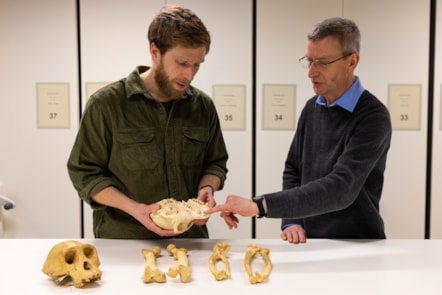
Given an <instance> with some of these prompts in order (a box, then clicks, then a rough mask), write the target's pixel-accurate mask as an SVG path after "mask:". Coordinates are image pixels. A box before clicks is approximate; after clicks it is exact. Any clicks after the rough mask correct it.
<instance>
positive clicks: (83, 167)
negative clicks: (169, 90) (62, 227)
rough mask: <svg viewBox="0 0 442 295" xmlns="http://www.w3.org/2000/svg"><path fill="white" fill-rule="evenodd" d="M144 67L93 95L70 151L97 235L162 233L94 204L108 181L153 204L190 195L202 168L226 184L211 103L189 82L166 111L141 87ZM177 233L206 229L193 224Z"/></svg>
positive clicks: (192, 234)
mask: <svg viewBox="0 0 442 295" xmlns="http://www.w3.org/2000/svg"><path fill="white" fill-rule="evenodd" d="M147 69H148V67H145V66H139V67H137V68H136V69H135V70H134V71H133V72H132V73H131V74H130V75H129V76H128V77H127V78H124V79H122V80H120V81H118V82H115V83H112V84H109V85H107V86H106V87H104V88H102V89H100V90H99V91H97V92H96V93H94V94H93V95H92V96H91V97H90V99H89V101H88V103H87V106H86V109H85V111H84V113H83V116H82V119H81V123H80V128H79V131H78V134H77V137H76V139H75V142H74V145H73V148H72V151H71V154H70V156H69V160H68V163H67V167H68V172H69V176H70V178H71V181H72V183H73V185H74V187H75V189H76V190H77V191H78V194H79V196H80V198H81V199H82V200H84V201H85V202H86V203H88V204H90V205H91V207H92V208H93V211H94V212H93V227H94V235H95V237H96V238H125V239H149V238H160V237H159V236H158V235H157V234H155V233H153V232H151V231H149V230H147V229H146V228H145V227H144V226H143V225H142V224H140V223H139V222H138V221H136V220H135V219H134V218H133V217H131V216H130V215H128V214H126V213H125V212H123V211H121V210H118V209H115V208H112V207H107V206H103V205H100V204H97V203H95V202H93V201H92V196H93V195H95V194H96V193H98V192H99V191H101V190H102V189H104V188H106V187H109V186H114V187H116V188H117V189H119V190H120V191H121V192H123V193H124V194H125V195H127V196H128V197H130V198H132V199H134V200H135V201H137V202H140V203H145V204H151V203H155V202H157V201H160V200H162V199H165V198H175V199H177V200H187V199H189V198H195V197H196V196H197V193H198V184H199V181H200V179H201V177H202V176H203V175H205V174H213V175H217V176H218V177H219V178H220V180H221V186H220V189H221V188H222V187H223V185H224V181H225V178H226V174H227V167H226V163H227V159H228V154H227V150H226V146H225V142H224V139H223V135H222V131H221V127H220V123H219V119H218V115H217V112H216V109H215V106H214V104H213V101H212V100H211V98H210V97H209V96H208V95H206V94H205V93H203V92H202V91H200V90H198V89H196V88H194V87H192V86H189V88H188V89H187V90H186V91H185V93H184V94H183V97H182V98H181V99H178V100H176V101H174V102H173V104H172V106H171V109H170V112H169V114H168V113H167V112H166V109H165V108H164V106H163V105H162V104H161V103H160V102H158V101H157V100H155V99H154V98H153V97H152V96H151V95H150V94H149V93H148V92H147V90H146V89H145V87H144V86H143V83H142V81H141V78H140V73H141V72H144V71H146V70H147ZM179 237H183V238H204V237H208V232H207V228H206V226H193V227H192V228H191V229H189V230H188V231H187V232H185V233H183V234H181V236H179Z"/></svg>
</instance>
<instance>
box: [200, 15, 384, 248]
mask: <svg viewBox="0 0 442 295" xmlns="http://www.w3.org/2000/svg"><path fill="white" fill-rule="evenodd" d="M307 39H308V40H307V46H306V53H305V56H304V57H302V58H300V59H299V61H300V63H301V65H302V66H304V67H305V68H306V69H307V70H308V77H309V78H310V80H311V82H312V84H313V90H314V92H315V93H316V95H315V96H314V97H312V98H311V99H310V100H309V101H308V102H307V103H306V105H305V107H304V109H303V111H302V114H301V116H300V118H299V122H298V125H297V130H296V133H295V136H294V138H293V141H292V144H291V146H290V149H289V152H288V156H287V159H286V162H285V169H284V173H283V190H282V191H279V192H274V193H268V194H265V195H263V196H258V197H255V198H253V199H252V200H251V199H247V198H242V197H239V196H235V195H229V196H227V199H226V203H225V204H223V205H219V206H216V207H214V208H212V209H210V210H209V211H207V212H208V213H214V212H221V216H222V217H223V218H224V220H225V222H226V223H227V225H228V226H229V228H236V227H237V224H238V218H237V217H236V216H235V214H239V215H242V216H254V215H258V218H259V217H264V216H265V217H267V218H282V233H281V238H282V239H283V240H286V241H288V242H289V243H294V244H297V243H304V242H305V241H306V238H307V236H308V237H309V238H334V239H344V238H348V239H355V238H358V239H359V238H361V239H362V238H364V239H384V238H386V236H385V232H384V222H383V220H382V217H381V216H380V213H379V202H380V198H381V193H382V188H383V181H384V170H385V165H386V160H387V152H388V150H389V147H390V140H391V133H392V129H391V121H390V116H389V112H388V110H387V108H386V107H385V106H384V105H383V104H382V102H380V101H379V100H378V99H377V98H376V97H375V96H374V95H373V94H371V93H370V92H369V91H367V90H365V89H364V87H363V86H362V83H361V81H360V79H359V77H358V76H356V75H355V74H354V71H355V69H356V67H357V65H358V62H359V58H360V56H359V49H360V32H359V29H358V27H357V25H356V24H355V23H354V22H353V21H352V20H348V19H344V18H337V17H335V18H329V19H326V20H324V21H322V22H321V23H319V24H317V25H316V26H315V27H314V28H313V30H312V31H311V32H310V33H309V34H308V37H307Z"/></svg>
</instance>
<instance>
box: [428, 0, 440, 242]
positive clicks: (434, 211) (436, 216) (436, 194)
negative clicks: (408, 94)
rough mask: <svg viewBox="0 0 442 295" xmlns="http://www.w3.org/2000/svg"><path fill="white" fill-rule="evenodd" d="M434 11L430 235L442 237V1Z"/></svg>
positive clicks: (435, 237) (434, 237) (437, 237)
mask: <svg viewBox="0 0 442 295" xmlns="http://www.w3.org/2000/svg"><path fill="white" fill-rule="evenodd" d="M438 2H439V3H437V4H438V5H436V6H437V12H436V49H435V55H436V60H435V65H434V71H435V79H434V113H433V114H434V115H433V119H434V121H433V123H434V124H433V147H432V151H433V152H432V179H431V184H432V190H431V196H432V199H431V220H430V224H431V227H430V237H431V238H432V239H442V182H441V179H442V56H441V55H440V53H441V52H442V19H441V18H442V3H441V1H438Z"/></svg>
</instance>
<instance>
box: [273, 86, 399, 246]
mask: <svg viewBox="0 0 442 295" xmlns="http://www.w3.org/2000/svg"><path fill="white" fill-rule="evenodd" d="M316 98H317V97H316V96H315V97H313V98H311V99H310V100H309V101H308V102H307V103H306V105H305V107H304V109H303V111H302V114H301V116H300V118H299V121H298V126H297V130H296V133H295V136H294V138H293V141H292V144H291V146H290V150H289V152H288V156H287V160H286V163H285V169H284V174H283V191H280V192H276V193H271V194H266V203H267V208H268V214H267V217H269V218H283V219H282V225H283V226H284V225H285V224H291V223H299V224H302V225H303V226H304V228H305V230H306V231H307V236H308V238H342V239H345V238H367V239H382V238H385V232H384V222H383V220H382V218H381V216H380V214H379V201H380V198H381V193H382V187H383V182H384V170H385V163H386V160H387V152H388V150H389V147H390V140H391V133H392V129H391V121H390V115H389V112H388V110H387V108H386V107H385V106H384V105H383V104H382V102H380V101H379V100H378V99H377V98H376V97H375V96H374V95H372V94H371V93H370V92H368V91H367V90H365V91H364V92H363V93H362V95H361V97H360V99H359V101H358V103H357V105H356V108H355V110H354V111H353V112H349V111H347V110H345V109H343V108H340V107H333V108H327V107H324V106H320V105H318V104H316Z"/></svg>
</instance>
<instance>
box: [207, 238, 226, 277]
mask: <svg viewBox="0 0 442 295" xmlns="http://www.w3.org/2000/svg"><path fill="white" fill-rule="evenodd" d="M229 250H230V244H228V243H226V242H222V243H216V244H215V245H214V246H213V253H212V255H211V256H210V257H209V269H210V272H211V273H212V275H213V277H214V278H215V280H217V281H222V280H226V279H230V266H229V260H227V252H229ZM218 261H222V262H223V263H224V265H225V269H221V270H219V269H217V268H216V263H217V262H218Z"/></svg>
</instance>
